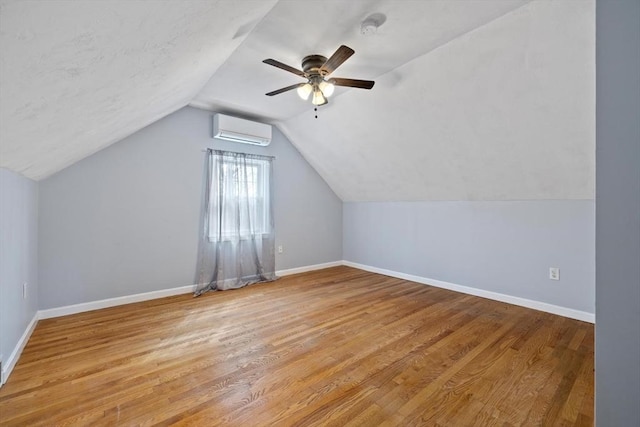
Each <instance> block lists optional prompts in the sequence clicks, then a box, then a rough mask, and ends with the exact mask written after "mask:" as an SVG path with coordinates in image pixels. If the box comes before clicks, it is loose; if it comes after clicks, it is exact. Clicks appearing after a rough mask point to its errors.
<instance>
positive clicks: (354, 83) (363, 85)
mask: <svg viewBox="0 0 640 427" xmlns="http://www.w3.org/2000/svg"><path fill="white" fill-rule="evenodd" d="M329 81H330V82H331V83H333V84H334V85H336V86H347V87H357V88H360V89H371V88H372V87H373V85H374V84H375V83H376V82H374V81H372V80H356V79H342V78H339V77H333V78H331V79H329Z"/></svg>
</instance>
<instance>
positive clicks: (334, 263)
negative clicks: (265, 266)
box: [276, 261, 346, 276]
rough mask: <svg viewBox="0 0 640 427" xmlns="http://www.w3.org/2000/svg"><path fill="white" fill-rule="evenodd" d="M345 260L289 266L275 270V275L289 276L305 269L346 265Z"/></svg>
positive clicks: (303, 271)
mask: <svg viewBox="0 0 640 427" xmlns="http://www.w3.org/2000/svg"><path fill="white" fill-rule="evenodd" d="M345 262H346V261H332V262H325V263H323V264H314V265H306V266H304V267H296V268H289V269H287V270H279V271H276V276H289V275H291V274H298V273H306V272H307V271H314V270H322V269H323V268H330V267H339V266H341V265H346V264H345Z"/></svg>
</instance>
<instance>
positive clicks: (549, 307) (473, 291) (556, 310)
mask: <svg viewBox="0 0 640 427" xmlns="http://www.w3.org/2000/svg"><path fill="white" fill-rule="evenodd" d="M342 264H343V265H346V266H349V267H354V268H359V269H360V270H365V271H370V272H372V273H378V274H384V275H385V276H391V277H397V278H398V279H404V280H410V281H412V282H417V283H422V284H425V285H431V286H435V287H437V288H443V289H449V290H451V291H456V292H461V293H463V294H469V295H474V296H478V297H482V298H488V299H492V300H496V301H501V302H506V303H509V304H513V305H519V306H521V307H527V308H532V309H534V310H540V311H545V312H547V313H552V314H557V315H559V316H564V317H568V318H570V319H576V320H581V321H583V322H589V323H595V320H596V316H595V314H594V313H589V312H586V311H580V310H574V309H572V308H567V307H561V306H558V305H553V304H548V303H545V302H540V301H535V300H530V299H526V298H520V297H514V296H511V295H506V294H501V293H498V292H492V291H485V290H483V289H478V288H472V287H469V286H463V285H457V284H455V283H449V282H443V281H442V280H436V279H429V278H427V277H421V276H414V275H412V274H406V273H400V272H397V271H392V270H386V269H384V268H378V267H372V266H370V265H364V264H358V263H357V262H351V261H342Z"/></svg>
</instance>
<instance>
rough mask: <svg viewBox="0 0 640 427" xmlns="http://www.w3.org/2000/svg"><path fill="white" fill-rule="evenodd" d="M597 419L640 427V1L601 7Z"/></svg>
mask: <svg viewBox="0 0 640 427" xmlns="http://www.w3.org/2000/svg"><path fill="white" fill-rule="evenodd" d="M596 37H597V40H596V58H597V62H596V64H597V73H596V75H597V80H596V99H597V107H596V117H597V118H596V124H597V126H596V128H597V134H596V141H597V142H596V147H597V148H596V169H597V175H596V195H597V196H596V206H597V208H596V248H597V250H596V272H597V273H596V301H597V304H596V319H597V323H596V421H597V425H598V426H603V427H605V426H607V427H609V426H610V427H618V426H620V427H622V426H638V425H640V1H638V0H626V1H620V0H618V1H612V0H604V1H603V0H599V1H598V2H597V9H596Z"/></svg>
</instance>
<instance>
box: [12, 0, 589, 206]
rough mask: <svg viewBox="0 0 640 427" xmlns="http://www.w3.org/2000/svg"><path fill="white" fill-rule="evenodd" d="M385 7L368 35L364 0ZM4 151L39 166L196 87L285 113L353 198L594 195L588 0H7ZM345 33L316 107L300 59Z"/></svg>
mask: <svg viewBox="0 0 640 427" xmlns="http://www.w3.org/2000/svg"><path fill="white" fill-rule="evenodd" d="M374 12H378V13H384V14H385V15H386V16H387V20H386V22H385V23H384V24H383V25H382V26H381V27H380V28H379V29H378V33H377V34H375V35H374V36H371V37H364V36H362V35H361V34H360V33H359V25H360V22H361V21H362V20H363V19H364V18H365V17H366V16H367V15H369V14H371V13H374ZM0 14H1V22H0V24H1V25H0V43H1V45H0V48H1V49H2V58H1V59H0V64H1V74H0V90H1V95H2V96H1V109H0V120H1V121H0V126H1V131H0V166H2V167H6V168H8V169H11V170H14V171H17V172H19V173H22V174H24V175H26V176H28V177H31V178H34V179H42V178H44V177H47V176H49V175H50V174H52V173H55V172H56V171H58V170H60V169H62V168H64V167H66V166H68V165H69V164H71V163H73V162H75V161H78V160H79V159H81V158H83V157H86V156H88V155H90V154H92V153H94V152H95V151H97V150H100V149H101V148H104V147H105V146H107V145H109V144H111V143H113V142H116V141H118V140H120V139H122V138H123V137H125V136H127V135H129V134H131V133H133V132H135V131H137V130H138V129H140V128H142V127H144V126H146V125H147V124H149V123H151V122H153V121H155V120H158V119H160V118H161V117H164V116H165V115H167V114H169V113H171V112H173V111H175V110H177V109H179V108H181V107H183V106H184V105H187V104H190V105H192V106H196V107H200V108H206V109H211V110H215V111H223V112H232V113H237V114H243V115H246V116H248V117H255V118H260V119H262V120H265V121H270V122H273V123H277V125H278V126H279V127H280V129H281V130H283V132H284V133H285V134H286V135H287V136H288V137H289V139H290V140H291V141H292V143H293V144H294V145H295V146H296V147H297V148H298V149H299V150H300V152H301V153H302V154H303V155H304V156H305V158H307V160H308V161H309V162H310V163H311V164H312V165H313V166H314V167H315V168H316V169H317V170H318V172H319V173H320V174H321V175H322V176H323V177H324V178H325V180H326V181H327V182H328V183H329V185H331V187H332V188H333V189H334V190H335V191H336V193H337V194H338V195H339V196H340V197H341V198H342V199H343V200H345V201H352V200H513V199H518V200H520V199H590V198H593V186H594V185H593V178H594V158H595V142H594V141H595V136H594V135H595V124H594V123H595V99H594V98H595V1H594V0H554V1H550V0H534V1H529V0H482V1H479V0H466V1H452V0H431V1H421V0H417V1H410V0H403V1H397V0H369V1H364V0H351V1H320V0H305V1H303V0H296V1H292V0H280V1H275V0H273V1H265V0H256V1H249V0H243V1H231V0H226V1H217V2H215V1H182V0H173V1H135V0H133V1H121V2H119V1H82V0H81V1H75V2H66V1H56V0H51V1H37V2H29V1H19V2H15V1H4V0H3V1H2V2H1V9H0ZM341 44H346V45H348V46H350V47H352V48H353V49H354V50H355V51H356V53H355V55H354V56H353V57H351V58H350V59H349V60H348V61H347V62H346V63H345V64H344V65H343V66H341V67H340V68H339V69H338V70H337V71H336V72H335V73H334V74H335V76H337V77H350V78H360V79H373V80H376V85H375V87H374V88H373V89H372V90H371V91H365V90H359V89H345V88H338V90H337V91H336V94H335V95H334V97H332V98H331V99H330V103H329V105H327V106H324V107H321V108H320V109H319V118H318V119H317V120H316V119H314V118H313V114H312V108H311V105H310V104H309V103H305V102H303V101H302V100H300V99H299V98H298V97H297V95H296V94H295V91H291V92H288V93H284V94H282V95H279V96H275V97H266V96H265V95H264V93H266V92H268V91H271V90H274V89H277V88H280V87H284V86H288V85H291V84H294V83H297V82H299V81H300V79H299V78H298V77H297V76H295V75H293V74H290V73H287V72H285V71H282V70H278V69H276V68H274V67H270V66H268V65H265V64H263V63H262V62H261V61H262V60H263V59H265V58H274V59H277V60H279V61H282V62H284V63H287V64H289V65H292V66H294V67H299V66H300V61H301V59H302V57H304V56H305V55H308V54H314V53H318V54H323V55H325V56H329V55H330V54H331V53H333V51H334V50H335V49H336V48H337V47H338V46H339V45H341Z"/></svg>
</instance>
